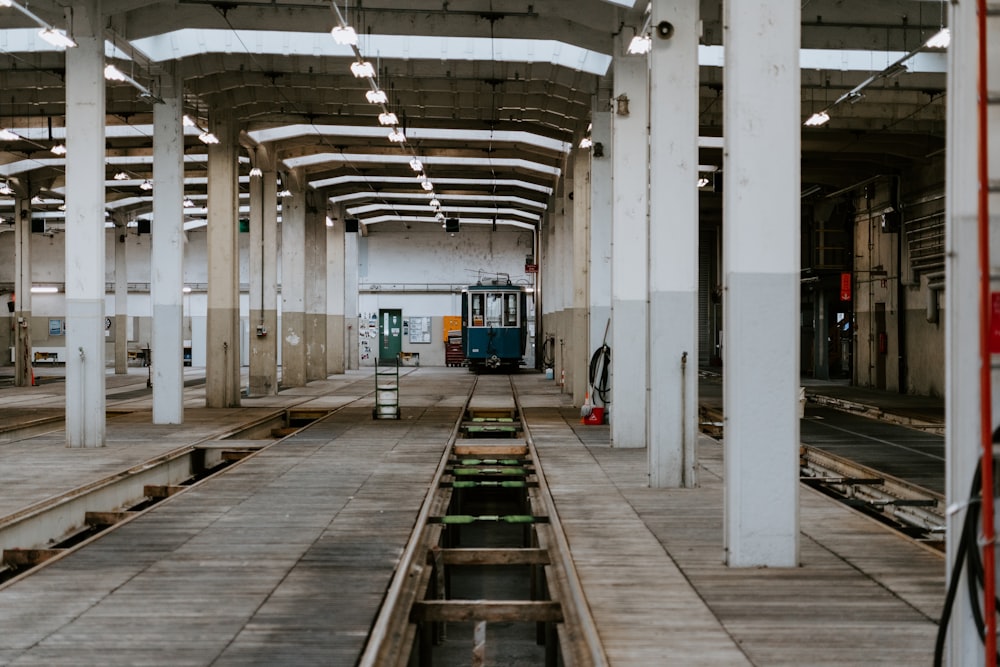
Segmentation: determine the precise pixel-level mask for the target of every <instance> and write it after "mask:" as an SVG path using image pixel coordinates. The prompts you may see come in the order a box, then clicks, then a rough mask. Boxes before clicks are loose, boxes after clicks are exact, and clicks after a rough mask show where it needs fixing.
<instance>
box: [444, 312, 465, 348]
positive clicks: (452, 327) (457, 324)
mask: <svg viewBox="0 0 1000 667" xmlns="http://www.w3.org/2000/svg"><path fill="white" fill-rule="evenodd" d="M441 319H442V320H443V321H444V326H443V327H441V328H442V329H444V333H442V334H441V335H442V338H443V340H444V342H446V343H447V342H448V332H449V331H461V330H462V316H461V315H445V316H444V317H443V318H441Z"/></svg>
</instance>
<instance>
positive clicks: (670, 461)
mask: <svg viewBox="0 0 1000 667" xmlns="http://www.w3.org/2000/svg"><path fill="white" fill-rule="evenodd" d="M652 17H653V18H652V24H653V25H654V26H656V25H659V24H660V22H661V21H667V22H668V23H670V24H671V25H673V27H674V31H673V35H672V36H671V37H669V38H666V39H664V38H662V37H659V36H658V35H657V34H656V31H655V30H654V31H653V38H652V39H653V44H652V50H651V52H650V70H651V76H650V84H649V85H650V104H649V107H650V110H651V111H650V118H649V123H650V129H649V135H650V136H649V151H650V155H649V178H650V182H651V183H655V184H656V186H655V187H652V188H650V190H649V338H648V340H649V407H648V412H647V420H648V421H647V438H648V442H649V485H650V486H652V487H657V488H668V487H669V488H676V487H694V486H697V484H698V462H697V455H696V449H695V445H696V444H697V442H698V422H697V417H698V187H697V182H698V3H692V2H688V1H687V0H653V14H652Z"/></svg>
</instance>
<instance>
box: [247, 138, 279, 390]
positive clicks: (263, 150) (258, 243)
mask: <svg viewBox="0 0 1000 667" xmlns="http://www.w3.org/2000/svg"><path fill="white" fill-rule="evenodd" d="M253 153H254V166H255V167H258V168H259V169H260V170H261V173H262V175H261V176H260V177H252V178H251V179H250V396H274V395H276V394H277V393H278V337H279V336H278V334H279V332H278V187H277V184H278V181H277V178H278V175H277V172H276V170H275V164H274V151H273V147H272V146H258V147H257V148H256V149H255V150H254V151H253Z"/></svg>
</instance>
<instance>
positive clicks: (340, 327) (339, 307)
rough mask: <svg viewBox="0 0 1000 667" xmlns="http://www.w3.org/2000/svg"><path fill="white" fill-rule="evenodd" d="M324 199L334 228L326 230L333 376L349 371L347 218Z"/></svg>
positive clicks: (329, 358)
mask: <svg viewBox="0 0 1000 667" xmlns="http://www.w3.org/2000/svg"><path fill="white" fill-rule="evenodd" d="M320 200H321V201H322V202H324V203H325V204H326V206H327V210H328V215H329V216H330V219H331V220H333V226H332V227H327V229H326V364H327V370H328V371H329V372H330V373H334V374H340V373H343V372H344V371H345V370H346V369H347V363H346V359H345V353H346V351H347V350H346V349H345V345H346V342H345V341H346V327H345V323H344V301H345V299H344V283H345V280H344V217H343V216H342V215H339V214H338V213H337V212H336V211H335V210H332V209H331V207H332V205H331V204H329V203H327V197H326V195H325V194H324V195H323V196H322V197H321V198H320Z"/></svg>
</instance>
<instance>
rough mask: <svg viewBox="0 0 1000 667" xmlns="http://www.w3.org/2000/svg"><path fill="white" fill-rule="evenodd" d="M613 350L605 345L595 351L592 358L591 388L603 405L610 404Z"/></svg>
mask: <svg viewBox="0 0 1000 667" xmlns="http://www.w3.org/2000/svg"><path fill="white" fill-rule="evenodd" d="M610 367H611V348H610V347H608V344H607V343H605V344H604V345H601V346H600V347H599V348H597V349H596V350H595V351H594V355H593V356H592V357H591V358H590V386H591V387H592V388H593V390H594V395H595V396H597V397H598V398H599V399H601V403H604V404H605V405H607V404H608V392H609V391H611V377H610V372H609V371H610Z"/></svg>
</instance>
